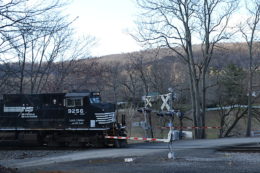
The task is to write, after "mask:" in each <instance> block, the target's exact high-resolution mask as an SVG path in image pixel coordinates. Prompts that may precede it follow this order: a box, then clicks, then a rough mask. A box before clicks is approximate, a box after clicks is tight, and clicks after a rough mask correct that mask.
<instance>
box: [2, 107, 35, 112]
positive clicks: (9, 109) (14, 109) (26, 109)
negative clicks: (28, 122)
mask: <svg viewBox="0 0 260 173" xmlns="http://www.w3.org/2000/svg"><path fill="white" fill-rule="evenodd" d="M4 112H33V107H24V106H18V107H7V106H4Z"/></svg>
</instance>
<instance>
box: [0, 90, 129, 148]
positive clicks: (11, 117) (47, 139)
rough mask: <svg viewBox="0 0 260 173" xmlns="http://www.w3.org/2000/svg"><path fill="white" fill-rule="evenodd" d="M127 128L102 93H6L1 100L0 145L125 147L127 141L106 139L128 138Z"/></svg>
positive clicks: (113, 106)
mask: <svg viewBox="0 0 260 173" xmlns="http://www.w3.org/2000/svg"><path fill="white" fill-rule="evenodd" d="M123 119H124V118H123ZM124 125H125V123H124V122H122V123H121V124H120V123H118V122H117V119H116V115H115V105H114V104H111V103H102V102H101V97H100V93H99V92H72V93H51V94H5V95H3V99H2V100H0V143H5V142H6V141H8V142H10V141H14V142H15V143H18V144H21V145H48V146H111V145H113V146H116V147H122V146H125V145H126V141H124V140H120V141H117V140H109V139H105V136H106V135H113V136H126V134H125V126H124Z"/></svg>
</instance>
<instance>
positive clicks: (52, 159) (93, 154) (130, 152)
mask: <svg viewBox="0 0 260 173" xmlns="http://www.w3.org/2000/svg"><path fill="white" fill-rule="evenodd" d="M251 143H260V138H226V139H212V140H183V141H176V142H174V148H175V151H179V150H187V151H188V150H189V151H190V150H192V149H214V148H219V147H224V146H233V145H241V144H251ZM168 151H169V150H168V144H167V143H145V144H132V145H129V147H128V148H123V149H88V150H82V151H75V152H69V153H66V152H65V153H59V154H56V155H51V156H43V157H33V158H27V159H11V160H4V161H1V163H0V164H1V165H3V166H7V167H12V168H27V167H37V166H44V165H51V164H58V163H66V162H75V161H81V160H91V159H92V160H93V159H116V158H125V157H136V158H138V157H142V156H146V155H156V154H160V153H163V155H164V156H165V158H166V157H167V156H166V153H167V152H168ZM164 156H163V157H164Z"/></svg>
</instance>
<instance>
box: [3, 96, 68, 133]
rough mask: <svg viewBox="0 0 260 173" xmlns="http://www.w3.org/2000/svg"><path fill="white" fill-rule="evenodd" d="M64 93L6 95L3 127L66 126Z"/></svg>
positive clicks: (38, 127)
mask: <svg viewBox="0 0 260 173" xmlns="http://www.w3.org/2000/svg"><path fill="white" fill-rule="evenodd" d="M50 95H51V96H50ZM63 95H64V94H41V95H39V94H34V95H25V94H10V95H4V100H3V107H2V111H3V113H2V114H1V116H0V122H1V127H2V128H3V127H5V128H7V129H8V128H9V129H12V128H15V129H18V130H19V129H24V128H26V129H35V128H37V129H41V128H62V127H64V111H63V105H62V103H63V102H62V100H63Z"/></svg>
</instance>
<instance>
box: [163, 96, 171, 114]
mask: <svg viewBox="0 0 260 173" xmlns="http://www.w3.org/2000/svg"><path fill="white" fill-rule="evenodd" d="M161 99H162V101H163V104H162V106H161V110H162V111H163V110H164V108H166V110H167V111H170V110H171V106H170V104H171V100H170V99H171V93H169V94H165V95H161Z"/></svg>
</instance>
